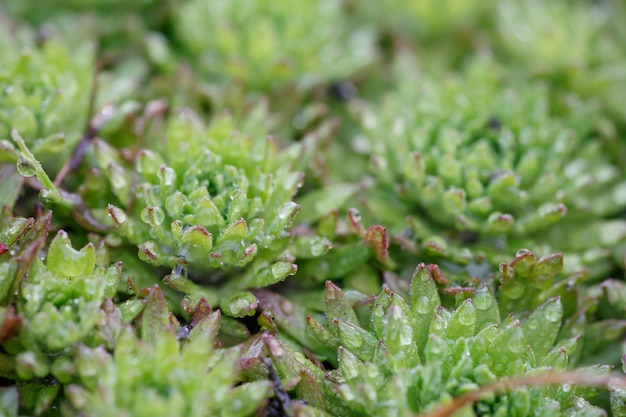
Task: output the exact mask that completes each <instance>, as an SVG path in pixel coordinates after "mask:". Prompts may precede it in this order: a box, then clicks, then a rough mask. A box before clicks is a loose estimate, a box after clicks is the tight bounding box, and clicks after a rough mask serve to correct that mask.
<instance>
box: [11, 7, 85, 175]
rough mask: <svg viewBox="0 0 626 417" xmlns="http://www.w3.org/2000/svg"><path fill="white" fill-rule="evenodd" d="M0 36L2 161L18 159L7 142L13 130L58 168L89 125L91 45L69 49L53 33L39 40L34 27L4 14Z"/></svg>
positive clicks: (49, 164) (51, 167)
mask: <svg viewBox="0 0 626 417" xmlns="http://www.w3.org/2000/svg"><path fill="white" fill-rule="evenodd" d="M0 39H1V40H0V47H1V48H2V50H3V51H4V52H3V54H2V58H0V68H1V69H0V91H2V94H1V95H0V140H2V142H1V146H0V149H1V152H2V154H1V160H2V161H3V162H7V161H11V162H15V161H16V160H17V158H18V154H19V152H17V151H15V149H14V148H13V146H12V145H11V144H10V143H9V142H8V141H7V140H8V139H9V134H10V132H11V130H17V131H19V133H20V134H21V135H22V137H23V138H24V140H25V141H26V143H28V145H29V146H30V147H31V148H32V149H33V151H34V152H35V153H36V154H37V156H38V157H39V158H40V160H41V161H42V162H44V163H45V164H46V166H47V167H48V168H49V169H51V170H53V171H56V170H58V169H59V168H60V165H61V164H60V163H62V162H64V158H66V157H67V156H68V155H69V152H70V151H71V149H72V147H73V145H75V144H76V142H77V141H78V139H79V138H80V136H81V134H82V131H83V130H84V129H85V126H86V124H87V119H88V114H87V113H88V108H89V98H90V91H91V85H92V82H93V77H94V70H93V48H92V47H91V46H89V45H85V44H84V45H83V46H82V47H80V48H76V49H74V50H70V49H69V48H68V46H67V45H66V44H65V43H63V42H62V40H61V39H57V38H50V39H46V40H45V41H43V42H42V43H41V44H38V43H37V40H36V39H35V34H34V33H33V32H32V31H29V30H28V29H27V28H26V27H25V26H20V25H19V24H17V23H12V22H10V21H8V20H7V19H6V18H2V21H0Z"/></svg>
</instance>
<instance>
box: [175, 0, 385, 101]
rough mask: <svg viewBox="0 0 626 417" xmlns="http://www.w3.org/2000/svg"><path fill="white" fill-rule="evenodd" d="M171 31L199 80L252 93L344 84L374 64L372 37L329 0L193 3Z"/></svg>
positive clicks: (182, 9)
mask: <svg viewBox="0 0 626 417" xmlns="http://www.w3.org/2000/svg"><path fill="white" fill-rule="evenodd" d="M173 25H174V31H175V34H176V39H177V41H178V42H179V44H180V46H181V49H182V50H183V51H185V52H186V53H187V54H188V55H189V56H191V57H193V62H194V67H195V68H196V70H197V71H198V72H199V73H200V74H202V75H203V76H204V78H206V79H207V80H208V81H212V82H217V83H224V82H230V81H231V80H234V81H236V82H240V83H242V84H243V85H244V86H245V88H246V89H249V90H252V91H266V92H267V91H271V90H274V89H276V88H281V87H285V86H289V85H296V86H297V87H300V88H302V87H304V88H308V87H310V86H313V85H315V84H317V83H320V82H326V81H332V80H336V79H339V80H341V79H345V78H347V77H350V76H351V75H352V74H353V73H354V72H355V71H357V70H359V69H361V68H363V67H364V66H365V65H367V64H369V63H370V62H371V61H372V59H373V58H374V50H373V36H372V33H371V32H370V31H369V30H368V29H367V28H362V27H354V26H353V25H352V24H351V22H350V21H349V19H348V17H347V14H346V13H345V10H344V9H343V5H342V3H341V2H338V1H334V0H330V1H329V0H322V1H316V0H305V1H298V2H294V1H289V0H281V1H264V0H252V1H245V0H235V1H229V0H217V1H212V2H210V3H207V2H205V1H202V0H192V1H188V2H184V3H182V4H180V5H179V6H178V7H177V8H176V10H175V12H174V22H173Z"/></svg>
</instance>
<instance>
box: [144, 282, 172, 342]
mask: <svg viewBox="0 0 626 417" xmlns="http://www.w3.org/2000/svg"><path fill="white" fill-rule="evenodd" d="M177 329H178V323H176V318H175V317H174V316H173V314H172V313H171V312H170V310H169V308H168V306H167V300H166V299H165V296H164V295H163V291H161V288H159V286H158V285H155V286H154V287H152V288H150V292H149V295H148V297H147V298H146V306H145V307H144V309H143V312H142V314H141V338H142V339H143V340H149V341H154V340H156V339H157V338H158V336H159V334H160V333H162V332H170V333H172V334H176V330H177Z"/></svg>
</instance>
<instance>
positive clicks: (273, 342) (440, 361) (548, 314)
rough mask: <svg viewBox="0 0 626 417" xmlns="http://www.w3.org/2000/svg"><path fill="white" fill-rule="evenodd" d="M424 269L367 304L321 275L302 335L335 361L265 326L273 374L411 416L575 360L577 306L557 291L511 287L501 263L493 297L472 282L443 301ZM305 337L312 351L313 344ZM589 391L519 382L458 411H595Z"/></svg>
mask: <svg viewBox="0 0 626 417" xmlns="http://www.w3.org/2000/svg"><path fill="white" fill-rule="evenodd" d="M526 260H527V259H526ZM516 261H517V262H516ZM516 261H513V262H511V264H515V265H514V267H515V266H518V267H519V264H520V263H522V261H521V260H520V259H517V260H516ZM541 263H543V264H545V263H546V262H541ZM547 263H550V262H547ZM508 266H509V265H507V266H506V267H504V266H503V268H505V269H506V268H507V267H508ZM518 269H519V270H518V275H517V276H516V277H515V279H516V280H517V284H519V285H522V286H529V284H530V285H534V284H533V282H535V283H536V282H537V280H539V281H542V276H543V275H542V274H543V273H542V272H541V269H542V268H541V267H539V265H537V269H536V270H535V271H534V273H530V274H523V273H522V271H523V270H524V268H518ZM432 271H433V269H432V268H431V267H429V266H426V265H424V264H420V265H419V266H418V267H417V269H416V271H415V274H414V276H413V278H412V279H411V282H410V284H409V287H410V288H409V291H408V294H405V295H404V296H403V295H400V294H399V293H396V292H394V291H392V290H390V289H389V288H385V289H384V290H383V291H382V292H381V293H380V294H379V295H378V296H377V297H375V300H374V301H371V300H370V303H371V305H370V306H366V302H367V299H365V298H364V297H363V296H361V297H358V296H355V294H351V293H344V292H342V291H341V290H340V289H339V288H338V287H337V286H335V285H334V284H332V283H330V282H328V283H327V285H326V291H325V296H324V299H325V301H324V306H325V311H324V312H325V314H324V316H318V315H315V316H309V317H307V320H306V323H307V324H306V326H307V328H308V332H309V334H308V336H307V337H311V335H312V336H313V338H314V339H316V343H321V344H322V345H324V346H325V348H326V349H325V350H323V352H325V353H328V352H329V350H328V349H329V348H330V351H332V350H334V351H335V352H337V353H336V357H335V358H336V359H333V358H332V357H331V358H330V361H331V362H334V361H335V360H336V361H337V362H336V363H337V365H336V368H335V369H333V370H331V371H330V372H326V373H324V372H321V371H320V370H319V368H317V369H315V366H311V365H309V364H308V363H309V362H308V359H305V358H304V357H303V356H302V355H301V354H300V353H298V352H295V351H293V350H291V349H290V348H289V346H290V343H289V342H288V341H283V340H282V337H278V338H276V337H274V336H271V335H266V336H265V339H264V341H265V344H266V345H267V346H268V351H269V354H270V356H271V357H272V358H273V360H274V361H275V363H276V367H277V369H278V371H279V373H281V376H282V377H283V378H284V379H285V380H290V378H295V377H296V376H299V377H298V383H297V385H296V386H295V391H296V393H298V396H300V397H302V398H305V399H306V400H307V402H308V403H309V404H312V405H315V406H316V407H319V408H321V409H322V410H324V411H325V412H328V413H329V414H331V415H368V416H369V415H371V416H379V415H388V416H412V415H416V413H421V412H425V411H431V410H434V409H436V408H437V407H438V406H439V405H440V404H444V403H447V402H449V401H451V399H452V398H453V397H456V396H459V395H462V394H463V393H467V392H471V391H474V390H476V389H478V387H480V386H483V385H487V384H489V383H492V382H495V381H498V380H501V379H503V378H508V377H514V376H520V375H540V374H541V373H542V372H554V371H565V370H566V369H567V368H568V367H572V366H574V365H575V364H576V363H577V362H578V360H579V358H580V354H581V352H582V345H583V343H584V339H583V338H582V337H581V336H582V335H583V334H584V331H585V319H584V317H585V315H584V311H581V312H578V313H575V314H572V313H569V312H567V311H566V310H570V307H567V306H565V305H564V303H563V302H562V300H563V298H562V297H561V295H560V294H559V295H557V296H555V297H550V298H547V299H546V298H545V297H546V296H548V295H549V292H548V291H541V292H539V291H536V290H530V291H528V292H526V293H524V294H522V293H521V292H520V291H519V288H518V291H517V292H514V291H512V290H511V287H510V281H512V279H511V277H510V276H509V277H507V276H505V273H504V272H503V274H502V277H501V279H500V283H499V284H498V285H497V288H496V294H497V297H494V295H493V292H492V290H490V289H489V288H488V287H487V286H485V285H480V286H479V287H477V288H474V289H473V290H472V291H469V292H468V291H464V292H459V293H457V297H456V301H455V305H454V308H450V307H444V306H443V305H442V299H441V297H440V291H439V290H438V288H437V285H438V284H437V281H436V278H435V275H434V274H433V272H432ZM526 271H527V272H528V269H527V268H526ZM548 281H551V280H548ZM546 282H547V281H544V284H545V283H546ZM544 286H545V285H544ZM557 293H558V292H557ZM537 294H541V295H540V296H538V297H537ZM553 294H554V293H553ZM563 294H565V293H563ZM510 297H514V298H516V304H515V307H514V311H515V312H516V313H511V314H508V312H509V308H510V307H509V305H508V304H506V303H504V302H503V300H505V299H507V298H510ZM566 298H567V297H566ZM520 300H524V301H522V302H519V301H520ZM275 305H279V304H275ZM528 307H530V308H528ZM579 307H581V305H578V306H576V307H575V308H579ZM582 307H583V308H584V306H582ZM286 310H288V311H290V312H291V309H286ZM293 310H298V308H297V307H294V309H293ZM279 311H280V310H279ZM283 313H284V311H283V312H282V313H281V314H279V315H276V309H275V310H274V319H276V320H281V317H280V316H281V315H282V314H283ZM301 313H302V310H301V309H300V311H293V314H301ZM316 317H318V318H316ZM322 317H323V319H322ZM266 320H267V319H266ZM318 320H320V321H318ZM289 321H291V322H294V321H296V320H289ZM276 323H279V322H278V321H276ZM268 329H271V326H269V327H268ZM305 345H306V342H305ZM308 346H309V348H310V349H313V351H314V352H315V351H316V349H317V351H318V352H320V350H319V348H316V347H315V346H316V345H315V343H311V344H309V345H308ZM309 357H310V354H309ZM584 372H591V373H595V374H604V375H606V374H608V372H610V367H607V366H592V367H588V368H586V369H584ZM595 393H596V391H595V390H594V389H590V388H585V387H582V386H579V385H573V384H564V385H561V386H546V387H541V386H536V387H523V388H519V389H515V390H512V391H511V392H510V393H505V394H497V395H496V394H493V395H489V396H486V397H484V398H483V399H481V400H480V401H479V402H477V403H476V404H475V405H474V406H473V408H468V409H464V410H465V413H467V415H537V414H546V415H548V414H549V415H572V413H573V415H578V414H580V415H602V413H603V412H602V410H601V409H599V408H596V407H594V406H592V405H591V404H590V403H589V402H588V399H589V398H591V397H593V396H594V395H595Z"/></svg>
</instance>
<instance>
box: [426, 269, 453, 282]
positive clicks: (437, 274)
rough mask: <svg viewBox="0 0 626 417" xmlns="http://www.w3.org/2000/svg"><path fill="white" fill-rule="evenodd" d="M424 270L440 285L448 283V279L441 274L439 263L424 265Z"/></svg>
mask: <svg viewBox="0 0 626 417" xmlns="http://www.w3.org/2000/svg"><path fill="white" fill-rule="evenodd" d="M426 270H428V272H429V273H430V275H431V276H432V277H433V279H434V280H435V281H436V282H437V283H439V284H442V285H449V284H450V281H448V279H447V278H446V277H444V276H443V273H442V272H441V269H439V265H436V264H428V265H426Z"/></svg>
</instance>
